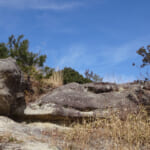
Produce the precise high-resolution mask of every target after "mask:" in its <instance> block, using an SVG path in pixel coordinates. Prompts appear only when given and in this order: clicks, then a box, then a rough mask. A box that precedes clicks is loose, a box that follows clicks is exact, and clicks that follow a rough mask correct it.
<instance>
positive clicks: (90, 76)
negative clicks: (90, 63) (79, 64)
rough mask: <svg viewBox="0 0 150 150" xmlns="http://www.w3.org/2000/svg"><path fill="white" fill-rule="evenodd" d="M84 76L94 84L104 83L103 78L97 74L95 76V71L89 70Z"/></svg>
mask: <svg viewBox="0 0 150 150" xmlns="http://www.w3.org/2000/svg"><path fill="white" fill-rule="evenodd" d="M84 74H85V77H86V78H87V79H89V80H92V81H94V82H102V81H103V78H101V77H100V76H99V75H97V74H94V73H93V71H90V70H89V69H87V70H86V71H85V73H84Z"/></svg>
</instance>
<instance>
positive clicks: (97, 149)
mask: <svg viewBox="0 0 150 150" xmlns="http://www.w3.org/2000/svg"><path fill="white" fill-rule="evenodd" d="M72 127H73V129H72V130H71V131H70V132H66V134H65V136H64V140H65V143H69V144H64V149H65V150H77V149H79V150H92V149H93V150H101V149H102V150H103V149H105V150H148V149H150V120H149V117H148V115H147V113H146V112H145V111H143V110H142V111H140V112H139V113H138V114H129V115H128V116H127V118H126V120H121V119H120V117H119V116H118V114H117V113H115V114H113V115H112V116H111V117H110V119H109V120H108V119H107V120H106V119H103V120H101V119H95V120H90V121H83V123H82V124H79V123H77V124H74V125H73V126H72ZM75 147H76V148H75ZM77 147H78V148H77Z"/></svg>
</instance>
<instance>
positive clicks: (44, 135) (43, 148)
mask: <svg viewBox="0 0 150 150" xmlns="http://www.w3.org/2000/svg"><path fill="white" fill-rule="evenodd" d="M56 130H57V132H59V130H60V132H61V131H62V130H63V131H65V130H69V128H66V127H59V126H56V125H53V124H50V123H47V124H46V123H45V124H44V123H43V124H42V125H40V124H39V123H34V124H25V123H24V124H23V123H17V122H14V121H13V120H11V119H9V118H7V117H2V116H0V150H60V149H59V147H57V146H56V145H54V144H55V143H54V142H53V140H54V139H53V138H54V136H53V134H55V133H56ZM55 140H56V139H55ZM55 142H56V141H55Z"/></svg>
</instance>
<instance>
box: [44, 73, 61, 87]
mask: <svg viewBox="0 0 150 150" xmlns="http://www.w3.org/2000/svg"><path fill="white" fill-rule="evenodd" d="M43 83H44V84H47V85H51V86H52V87H59V86H61V85H63V72H62V71H55V72H53V73H52V76H51V77H50V78H49V79H44V80H43Z"/></svg>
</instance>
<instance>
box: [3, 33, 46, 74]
mask: <svg viewBox="0 0 150 150" xmlns="http://www.w3.org/2000/svg"><path fill="white" fill-rule="evenodd" d="M23 38H24V35H20V36H18V38H15V36H14V35H11V36H10V37H9V38H8V43H6V44H5V43H0V58H7V57H9V56H10V57H13V58H14V59H16V61H17V63H18V65H19V66H20V67H21V69H22V71H24V72H26V73H28V74H30V73H31V70H32V68H33V67H36V68H38V67H43V65H44V62H45V60H46V55H40V54H38V53H33V52H30V51H29V41H28V40H27V39H23Z"/></svg>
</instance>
